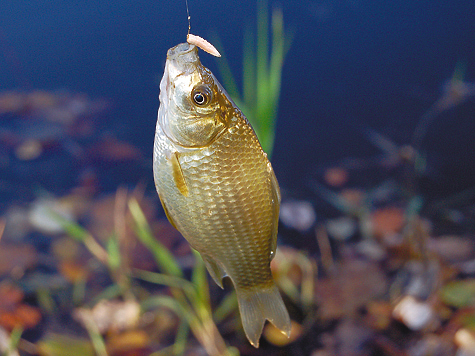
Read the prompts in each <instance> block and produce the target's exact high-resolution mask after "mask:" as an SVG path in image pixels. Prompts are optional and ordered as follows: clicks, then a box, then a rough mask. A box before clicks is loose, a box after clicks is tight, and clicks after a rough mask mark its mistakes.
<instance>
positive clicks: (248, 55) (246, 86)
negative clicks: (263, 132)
mask: <svg viewBox="0 0 475 356" xmlns="http://www.w3.org/2000/svg"><path fill="white" fill-rule="evenodd" d="M254 50H255V43H254V38H253V36H252V31H251V29H250V28H249V27H247V28H246V29H245V32H244V41H243V58H242V61H243V63H242V78H243V82H242V84H243V85H242V87H243V101H244V102H245V103H246V106H255V102H256V64H255V63H256V59H255V56H254ZM241 110H243V112H244V109H243V108H241ZM244 114H245V115H246V116H248V119H249V121H251V124H252V125H253V127H254V129H256V130H258V129H259V122H258V121H257V120H254V119H255V117H254V113H251V112H244Z"/></svg>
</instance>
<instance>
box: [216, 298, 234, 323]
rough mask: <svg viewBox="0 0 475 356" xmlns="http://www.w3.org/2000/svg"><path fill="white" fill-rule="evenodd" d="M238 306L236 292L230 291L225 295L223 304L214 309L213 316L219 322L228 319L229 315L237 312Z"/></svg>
mask: <svg viewBox="0 0 475 356" xmlns="http://www.w3.org/2000/svg"><path fill="white" fill-rule="evenodd" d="M237 308H238V302H237V296H236V292H234V291H233V292H232V293H229V294H228V295H226V297H224V299H223V301H222V302H221V304H220V305H219V306H218V307H217V308H216V309H215V310H214V313H213V318H214V320H216V321H217V322H218V323H219V322H221V321H223V320H224V319H226V318H227V317H228V316H229V315H231V314H232V313H234V312H236V311H237Z"/></svg>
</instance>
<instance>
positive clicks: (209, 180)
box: [153, 43, 290, 347]
mask: <svg viewBox="0 0 475 356" xmlns="http://www.w3.org/2000/svg"><path fill="white" fill-rule="evenodd" d="M153 171H154V179H155V185H156V188H157V192H158V195H159V196H160V200H161V202H162V205H163V208H164V210H165V213H166V214H167V217H168V219H169V220H170V222H171V223H172V224H173V226H175V227H176V228H177V229H178V230H179V231H180V232H181V234H182V235H183V236H184V237H185V238H186V239H187V240H188V242H189V243H190V245H191V246H192V247H193V248H194V249H195V250H197V251H198V252H199V253H200V254H201V256H202V258H203V260H204V262H205V264H206V267H207V269H208V271H209V273H210V274H211V276H212V277H213V279H214V281H215V282H216V283H217V284H218V285H219V286H220V287H221V288H222V287H223V285H222V278H223V277H225V276H229V277H230V278H231V280H232V282H233V284H234V287H235V288H236V293H237V297H238V302H239V310H240V313H241V320H242V324H243V327H244V331H245V333H246V336H247V338H248V339H249V341H250V342H251V344H252V345H254V346H255V347H258V346H259V338H260V335H261V333H262V328H263V326H264V322H265V320H266V319H267V320H269V321H270V322H272V323H273V324H274V325H275V326H276V327H277V328H279V329H280V330H281V331H282V332H283V333H285V334H287V336H289V334H290V318H289V314H288V312H287V309H286V308H285V306H284V303H283V301H282V298H281V296H280V294H279V291H278V290H277V287H276V286H275V284H274V280H273V279H272V274H271V270H270V262H271V260H272V258H273V257H274V255H275V250H276V239H277V224H278V218H279V206H280V191H279V186H278V184H277V179H276V178H275V175H274V171H273V169H272V166H271V164H270V162H269V160H268V159H267V155H266V154H265V153H264V151H263V150H262V148H261V145H260V144H259V141H258V139H257V137H256V134H255V133H254V130H253V129H252V127H251V125H250V124H249V122H248V121H247V119H246V117H245V116H244V115H243V114H242V112H241V111H240V110H239V109H238V107H237V106H236V105H235V104H234V103H233V102H232V101H231V99H230V98H229V96H228V94H227V93H226V91H225V90H224V89H223V87H222V86H221V85H220V83H219V82H218V81H217V80H216V78H215V77H214V75H213V74H212V73H211V71H210V70H209V69H207V68H205V67H204V66H203V65H202V64H201V62H200V60H199V57H198V49H197V48H196V47H195V46H194V45H191V44H188V43H182V44H179V45H177V46H175V47H173V48H171V49H170V50H169V51H168V53H167V61H166V64H165V71H164V74H163V78H162V81H161V83H160V108H159V110H158V120H157V127H156V133H155V143H154V157H153Z"/></svg>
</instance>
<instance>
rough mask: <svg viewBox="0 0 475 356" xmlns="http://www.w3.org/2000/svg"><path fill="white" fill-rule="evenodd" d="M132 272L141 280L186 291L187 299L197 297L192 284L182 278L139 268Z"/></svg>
mask: <svg viewBox="0 0 475 356" xmlns="http://www.w3.org/2000/svg"><path fill="white" fill-rule="evenodd" d="M133 274H134V277H136V278H139V279H141V280H143V281H147V282H150V283H155V284H161V285H164V286H167V287H171V288H179V289H181V290H182V291H183V292H185V293H186V295H187V296H188V298H189V299H196V298H197V293H196V291H195V287H194V285H193V284H192V283H191V282H189V281H187V280H186V279H184V278H180V277H175V276H170V275H167V274H163V273H156V272H150V271H144V270H139V269H134V270H133Z"/></svg>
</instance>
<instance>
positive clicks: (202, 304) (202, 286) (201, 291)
mask: <svg viewBox="0 0 475 356" xmlns="http://www.w3.org/2000/svg"><path fill="white" fill-rule="evenodd" d="M193 254H194V255H195V261H196V262H195V267H194V268H193V273H192V275H191V281H192V283H193V285H194V287H195V291H196V295H197V298H196V299H195V300H192V302H193V307H194V308H195V310H196V311H197V313H198V315H200V317H201V318H202V319H204V318H207V317H209V315H210V314H211V301H210V296H209V285H208V279H207V276H206V267H205V264H204V262H203V259H202V258H201V255H200V254H199V252H197V251H195V250H193Z"/></svg>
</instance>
